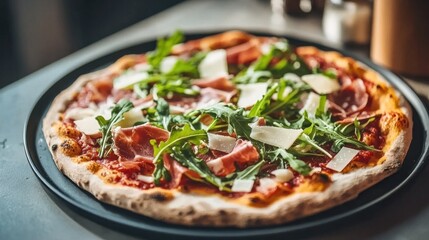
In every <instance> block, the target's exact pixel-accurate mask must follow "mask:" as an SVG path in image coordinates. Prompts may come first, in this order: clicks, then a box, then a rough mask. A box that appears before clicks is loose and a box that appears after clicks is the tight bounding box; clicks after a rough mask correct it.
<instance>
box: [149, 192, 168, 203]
mask: <svg viewBox="0 0 429 240" xmlns="http://www.w3.org/2000/svg"><path fill="white" fill-rule="evenodd" d="M149 197H150V198H151V199H153V200H155V201H158V202H165V201H167V200H168V197H167V196H166V195H165V194H163V193H161V192H156V193H152V194H151V195H149Z"/></svg>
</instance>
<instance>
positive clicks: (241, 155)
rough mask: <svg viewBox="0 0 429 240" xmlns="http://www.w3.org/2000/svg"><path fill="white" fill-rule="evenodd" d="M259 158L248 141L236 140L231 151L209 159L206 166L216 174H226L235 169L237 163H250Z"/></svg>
mask: <svg viewBox="0 0 429 240" xmlns="http://www.w3.org/2000/svg"><path fill="white" fill-rule="evenodd" d="M258 159H259V153H258V151H257V150H256V148H255V147H254V146H253V145H252V143H251V142H250V141H246V140H241V139H239V140H238V141H237V144H236V145H235V147H234V149H233V150H232V152H231V153H228V154H226V155H224V156H222V157H219V158H216V159H213V160H209V161H208V162H207V166H208V167H209V168H210V170H211V171H212V172H213V173H214V174H215V175H217V176H222V177H224V176H226V175H228V174H231V173H233V172H234V171H235V170H236V166H237V165H246V164H252V163H254V162H256V161H258Z"/></svg>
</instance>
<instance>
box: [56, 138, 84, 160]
mask: <svg viewBox="0 0 429 240" xmlns="http://www.w3.org/2000/svg"><path fill="white" fill-rule="evenodd" d="M60 147H61V150H62V152H63V153H64V154H65V155H67V156H69V157H72V156H76V155H79V154H80V153H81V148H80V146H79V144H78V143H77V142H76V141H74V140H73V139H71V138H68V139H66V140H64V141H63V142H62V143H61V144H60Z"/></svg>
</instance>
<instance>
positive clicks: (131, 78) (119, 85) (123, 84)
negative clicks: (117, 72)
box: [113, 72, 149, 89]
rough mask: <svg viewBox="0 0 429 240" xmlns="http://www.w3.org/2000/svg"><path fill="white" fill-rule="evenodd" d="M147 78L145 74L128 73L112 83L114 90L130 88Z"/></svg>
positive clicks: (147, 75)
mask: <svg viewBox="0 0 429 240" xmlns="http://www.w3.org/2000/svg"><path fill="white" fill-rule="evenodd" d="M148 77H149V74H148V73H147V72H130V73H125V74H123V75H121V76H119V77H117V78H116V79H115V80H114V81H113V88H114V89H124V88H131V87H132V86H133V85H134V84H136V83H138V82H140V81H143V80H145V79H147V78H148Z"/></svg>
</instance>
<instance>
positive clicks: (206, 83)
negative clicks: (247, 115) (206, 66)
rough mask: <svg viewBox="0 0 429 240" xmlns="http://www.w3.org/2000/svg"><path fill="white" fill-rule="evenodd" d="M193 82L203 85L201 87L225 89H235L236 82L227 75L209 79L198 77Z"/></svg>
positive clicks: (199, 85)
mask: <svg viewBox="0 0 429 240" xmlns="http://www.w3.org/2000/svg"><path fill="white" fill-rule="evenodd" d="M192 84H194V85H196V86H198V87H201V88H207V87H210V88H214V89H218V90H223V91H232V90H234V89H235V87H234V84H233V83H232V82H231V81H229V79H228V77H227V76H221V77H215V78H207V79H197V80H194V81H192Z"/></svg>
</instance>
